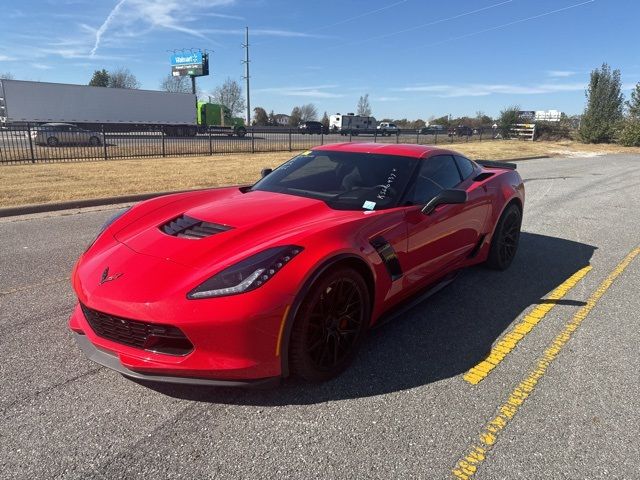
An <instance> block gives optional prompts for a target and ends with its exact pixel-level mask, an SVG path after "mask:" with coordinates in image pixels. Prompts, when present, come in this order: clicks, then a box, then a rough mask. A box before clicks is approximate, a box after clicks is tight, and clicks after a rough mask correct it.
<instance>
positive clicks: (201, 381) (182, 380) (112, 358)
mask: <svg viewBox="0 0 640 480" xmlns="http://www.w3.org/2000/svg"><path fill="white" fill-rule="evenodd" d="M73 336H74V338H75V341H76V343H77V344H78V346H79V347H80V349H81V350H82V351H83V352H84V353H85V355H86V356H87V357H88V358H89V360H92V361H94V362H96V363H98V364H100V365H102V366H103V367H107V368H109V369H111V370H115V371H116V372H118V373H121V374H122V375H124V376H126V377H129V378H134V379H136V380H144V381H149V382H161V383H177V384H181V385H200V386H211V387H253V388H266V387H271V386H276V385H278V384H279V382H280V377H270V378H262V379H258V380H212V379H207V378H192V377H171V376H166V375H146V374H144V373H140V372H135V371H133V370H130V369H128V368H127V367H125V366H124V365H122V363H120V360H119V359H118V357H117V356H116V355H114V354H112V353H109V352H107V351H105V350H101V349H99V348H98V347H96V346H95V345H94V344H93V343H91V342H90V341H89V339H88V338H87V336H86V335H83V334H81V333H77V332H73Z"/></svg>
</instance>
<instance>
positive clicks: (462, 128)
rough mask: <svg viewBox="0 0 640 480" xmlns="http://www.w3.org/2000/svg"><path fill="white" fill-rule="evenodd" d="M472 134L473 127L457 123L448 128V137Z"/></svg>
mask: <svg viewBox="0 0 640 480" xmlns="http://www.w3.org/2000/svg"><path fill="white" fill-rule="evenodd" d="M471 135H473V129H472V128H471V127H468V126H466V125H458V126H457V127H455V128H452V129H450V130H449V136H450V137H470V136H471Z"/></svg>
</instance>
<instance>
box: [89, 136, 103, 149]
mask: <svg viewBox="0 0 640 480" xmlns="http://www.w3.org/2000/svg"><path fill="white" fill-rule="evenodd" d="M89 145H91V146H92V147H98V146H99V145H100V139H99V138H98V137H91V138H90V139H89Z"/></svg>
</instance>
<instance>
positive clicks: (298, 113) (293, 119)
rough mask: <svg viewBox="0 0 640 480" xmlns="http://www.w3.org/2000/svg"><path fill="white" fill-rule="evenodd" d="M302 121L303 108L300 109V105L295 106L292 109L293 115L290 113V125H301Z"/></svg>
mask: <svg viewBox="0 0 640 480" xmlns="http://www.w3.org/2000/svg"><path fill="white" fill-rule="evenodd" d="M301 121H302V110H300V107H293V110H291V115H289V126H291V127H297V126H298V125H300V122H301Z"/></svg>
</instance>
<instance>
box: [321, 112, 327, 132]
mask: <svg viewBox="0 0 640 480" xmlns="http://www.w3.org/2000/svg"><path fill="white" fill-rule="evenodd" d="M320 121H321V122H322V128H323V129H324V131H325V132H328V131H329V115H327V112H324V115H322V120H320Z"/></svg>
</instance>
